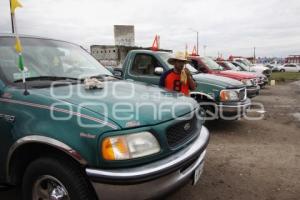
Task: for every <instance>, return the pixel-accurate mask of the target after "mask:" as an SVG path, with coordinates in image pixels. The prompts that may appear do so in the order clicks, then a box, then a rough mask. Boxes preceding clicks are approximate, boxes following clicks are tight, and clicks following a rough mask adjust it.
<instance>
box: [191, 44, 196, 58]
mask: <svg viewBox="0 0 300 200" xmlns="http://www.w3.org/2000/svg"><path fill="white" fill-rule="evenodd" d="M192 56H197V50H196V46H194V48H193V52H192Z"/></svg>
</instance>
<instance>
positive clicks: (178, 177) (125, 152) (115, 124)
mask: <svg viewBox="0 0 300 200" xmlns="http://www.w3.org/2000/svg"><path fill="white" fill-rule="evenodd" d="M21 41H22V44H23V49H24V52H23V55H24V62H25V66H26V67H25V68H26V77H27V78H26V79H27V80H26V83H27V87H28V91H27V92H28V93H24V91H25V90H26V89H25V85H24V83H23V81H22V74H21V72H20V71H19V69H18V68H17V63H18V55H17V54H16V53H15V51H14V48H13V46H14V43H15V39H14V36H13V35H0V44H1V45H0V128H1V134H0V184H7V185H12V186H14V185H22V198H23V199H81V200H83V199H86V200H87V199H97V198H99V199H150V198H153V197H157V196H160V195H163V194H165V193H167V192H169V191H171V190H173V189H174V188H177V187H178V186H181V185H183V184H185V183H186V182H187V181H188V180H191V179H192V180H193V182H194V184H195V183H197V181H198V180H199V177H200V175H201V173H202V170H203V165H204V158H205V152H206V146H207V144H208V141H209V132H208V130H207V129H206V128H205V127H204V126H202V121H201V118H199V117H197V113H198V109H199V105H198V103H197V102H196V101H195V100H193V99H192V98H190V97H185V96H183V95H181V94H178V93H172V92H166V91H165V90H163V89H160V88H157V87H151V86H149V85H145V84H141V83H137V82H136V83H132V82H129V81H125V80H120V79H115V78H113V77H112V74H111V73H110V72H109V71H108V70H107V69H105V68H104V67H103V66H102V65H101V64H100V63H98V62H97V61H96V60H95V59H94V58H93V57H92V56H90V55H89V54H88V53H87V52H86V51H84V50H83V49H81V48H80V47H79V46H77V45H75V44H72V43H68V42H64V41H58V40H52V39H45V38H38V37H30V36H23V37H21ZM90 77H93V79H91V80H92V81H96V82H97V83H101V84H100V85H101V86H103V87H99V88H100V89H86V88H85V85H84V83H85V82H86V80H90ZM83 80H85V81H83ZM92 81H90V83H91V82H92ZM97 88H98V87H97ZM128 104H129V107H128V106H126V105H128ZM136 104H145V105H147V106H144V107H140V109H138V108H136V107H131V106H134V105H136ZM176 104H181V106H174V105H176ZM118 105H119V106H120V109H121V111H119V112H117V111H116V106H118ZM161 106H163V109H164V110H171V111H173V112H165V111H161V109H162V108H161ZM153 107H154V108H157V109H156V110H157V112H158V113H159V114H160V115H161V116H160V117H157V118H156V117H154V115H153V116H152V115H151V114H153V112H154V111H153V110H154V109H153ZM124 109H125V110H124ZM178 117H180V118H178Z"/></svg>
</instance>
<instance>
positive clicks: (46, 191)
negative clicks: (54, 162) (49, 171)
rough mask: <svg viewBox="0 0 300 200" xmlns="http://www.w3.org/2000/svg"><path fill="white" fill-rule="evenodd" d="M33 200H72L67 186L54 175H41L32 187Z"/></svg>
mask: <svg viewBox="0 0 300 200" xmlns="http://www.w3.org/2000/svg"><path fill="white" fill-rule="evenodd" d="M32 199H33V200H70V197H69V194H68V191H67V189H66V187H65V186H64V185H63V184H62V183H61V182H60V181H59V180H57V179H56V178H54V177H52V176H48V175H47V176H41V177H40V178H38V179H37V180H36V181H35V183H34V185H33V188H32Z"/></svg>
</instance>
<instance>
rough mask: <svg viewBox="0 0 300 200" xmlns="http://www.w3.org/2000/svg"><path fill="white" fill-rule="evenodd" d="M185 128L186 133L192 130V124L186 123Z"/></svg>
mask: <svg viewBox="0 0 300 200" xmlns="http://www.w3.org/2000/svg"><path fill="white" fill-rule="evenodd" d="M183 128H184V130H185V131H187V130H189V129H190V128H191V124H190V123H186V124H185V125H184V127H183Z"/></svg>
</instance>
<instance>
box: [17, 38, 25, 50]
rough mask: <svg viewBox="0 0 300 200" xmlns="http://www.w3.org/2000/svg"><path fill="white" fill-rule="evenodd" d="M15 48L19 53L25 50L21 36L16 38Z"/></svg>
mask: <svg viewBox="0 0 300 200" xmlns="http://www.w3.org/2000/svg"><path fill="white" fill-rule="evenodd" d="M15 49H16V52H17V53H21V52H22V51H23V47H22V45H21V41H20V39H19V38H16V44H15Z"/></svg>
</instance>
